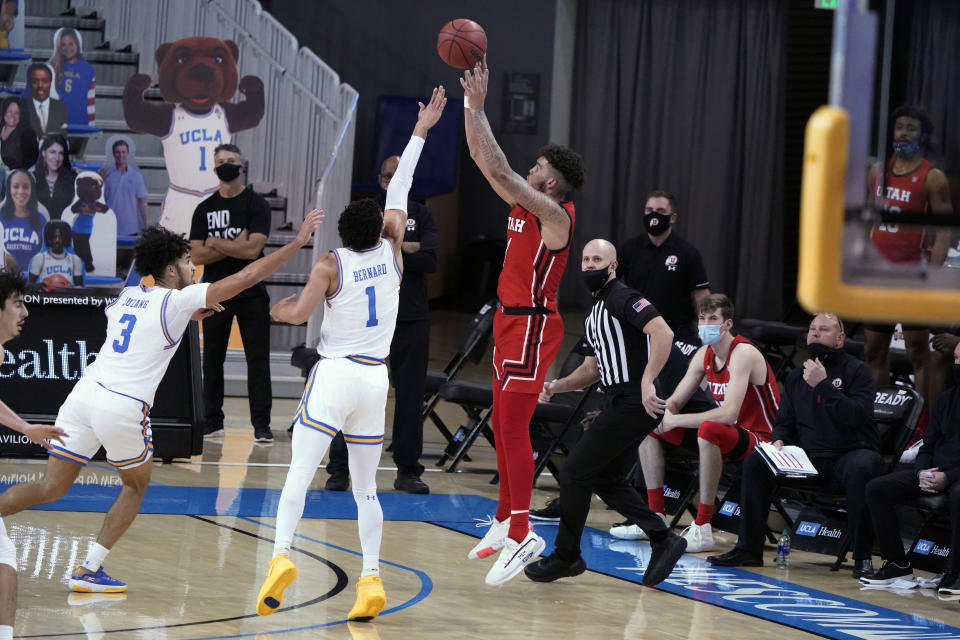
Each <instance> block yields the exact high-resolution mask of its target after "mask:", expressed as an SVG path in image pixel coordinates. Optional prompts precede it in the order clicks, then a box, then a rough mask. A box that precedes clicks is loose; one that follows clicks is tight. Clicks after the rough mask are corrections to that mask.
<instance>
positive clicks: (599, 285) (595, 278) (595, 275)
mask: <svg viewBox="0 0 960 640" xmlns="http://www.w3.org/2000/svg"><path fill="white" fill-rule="evenodd" d="M580 273H581V274H582V275H583V283H584V284H585V285H587V289H589V290H590V293H596V292H597V291H600V289H603V285H605V284H606V283H607V278H609V277H610V270H609V267H604V268H603V269H592V270H590V271H581V272H580Z"/></svg>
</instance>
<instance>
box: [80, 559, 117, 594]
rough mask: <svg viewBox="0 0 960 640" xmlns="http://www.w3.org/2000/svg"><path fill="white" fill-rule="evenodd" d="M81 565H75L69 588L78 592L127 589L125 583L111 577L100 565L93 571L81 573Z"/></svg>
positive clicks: (82, 569)
mask: <svg viewBox="0 0 960 640" xmlns="http://www.w3.org/2000/svg"><path fill="white" fill-rule="evenodd" d="M81 571H85V569H84V568H83V567H81V566H80V565H77V566H76V568H75V569H74V570H73V575H72V576H70V588H71V589H73V590H74V591H79V592H80V593H121V592H123V591H126V590H127V583H125V582H120V581H119V580H117V579H116V578H111V577H110V576H108V575H107V574H106V573H105V572H104V571H103V567H102V566H101V567H100V568H99V569H97V571H96V572H95V573H83V574H81Z"/></svg>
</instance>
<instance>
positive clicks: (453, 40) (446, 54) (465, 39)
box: [437, 18, 487, 69]
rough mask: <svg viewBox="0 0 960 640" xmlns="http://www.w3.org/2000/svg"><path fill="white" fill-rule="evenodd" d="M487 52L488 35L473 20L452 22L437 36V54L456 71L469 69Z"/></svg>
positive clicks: (463, 19) (461, 19)
mask: <svg viewBox="0 0 960 640" xmlns="http://www.w3.org/2000/svg"><path fill="white" fill-rule="evenodd" d="M486 52H487V34H486V32H484V30H483V27H481V26H480V25H479V24H477V23H476V22H474V21H473V20H467V19H466V18H459V19H457V20H451V21H450V22H448V23H447V24H445V25H443V28H442V29H440V35H438V36H437V53H439V54H440V58H442V59H443V61H444V62H446V63H447V64H448V65H450V66H451V67H453V68H455V69H469V68H470V67H472V66H473V65H475V64H476V63H477V62H479V61H480V60H482V59H483V55H484V54H485V53H486Z"/></svg>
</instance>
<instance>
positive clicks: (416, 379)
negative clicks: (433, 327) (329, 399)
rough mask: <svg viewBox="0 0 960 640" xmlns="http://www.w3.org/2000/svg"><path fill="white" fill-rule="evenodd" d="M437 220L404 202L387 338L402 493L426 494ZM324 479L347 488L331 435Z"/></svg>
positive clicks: (339, 447)
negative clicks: (430, 288) (430, 280)
mask: <svg viewBox="0 0 960 640" xmlns="http://www.w3.org/2000/svg"><path fill="white" fill-rule="evenodd" d="M399 162H400V157H399V156H390V157H389V158H387V159H386V160H384V161H383V164H382V165H381V167H380V187H381V188H382V189H383V192H382V193H381V194H380V197H379V202H380V207H381V208H383V207H384V205H385V204H386V197H387V196H386V194H387V187H388V186H390V179H391V178H393V174H394V172H396V170H397V163H399ZM439 244H440V243H439V240H438V234H437V225H436V223H435V222H434V221H433V215H431V213H430V210H429V209H427V207H425V206H424V205H422V204H420V203H419V202H417V201H416V200H412V199H411V200H409V201H408V202H407V230H406V233H405V235H404V236H403V245H402V247H401V250H402V251H403V281H402V282H401V283H400V308H399V310H398V311H397V328H396V330H395V331H394V333H393V341H392V342H391V343H390V378H391V381H392V382H393V388H394V405H393V435H392V438H391V445H390V446H391V448H392V449H393V461H394V463H395V464H396V465H397V478H396V480H395V481H394V483H393V487H394V489H397V490H398V491H405V492H407V493H417V494H424V493H430V487H428V486H427V483H425V482H424V481H423V480H421V479H420V476H421V474H422V473H423V465H421V464H420V455H421V454H422V453H423V420H421V419H420V412H421V410H422V408H423V393H424V389H425V388H426V384H427V364H428V355H429V348H430V308H429V305H428V303H427V280H426V274H428V273H433V272H434V271H436V270H437V249H438V247H439ZM327 472H328V473H329V474H330V478H329V479H328V480H327V484H326V487H325V488H326V489H327V490H337V491H346V490H347V488H348V487H349V475H348V474H349V469H348V468H347V445H346V443H345V442H344V441H343V434H337V437H336V438H334V440H333V444H332V445H331V447H330V461H329V463H328V464H327Z"/></svg>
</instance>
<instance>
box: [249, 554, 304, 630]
mask: <svg viewBox="0 0 960 640" xmlns="http://www.w3.org/2000/svg"><path fill="white" fill-rule="evenodd" d="M296 579H297V567H296V566H294V564H293V563H292V562H290V556H288V555H287V554H285V553H281V554H280V555H277V556H274V558H273V560H271V561H270V568H269V569H268V570H267V579H266V580H264V581H263V586H262V587H260V593H259V594H258V595H257V615H261V616H268V615H270V614H271V613H273V612H274V611H276V610H277V609H279V608H280V603H281V602H283V590H284V589H286V588H287V587H288V586H290V583H291V582H293V581H294V580H296Z"/></svg>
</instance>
